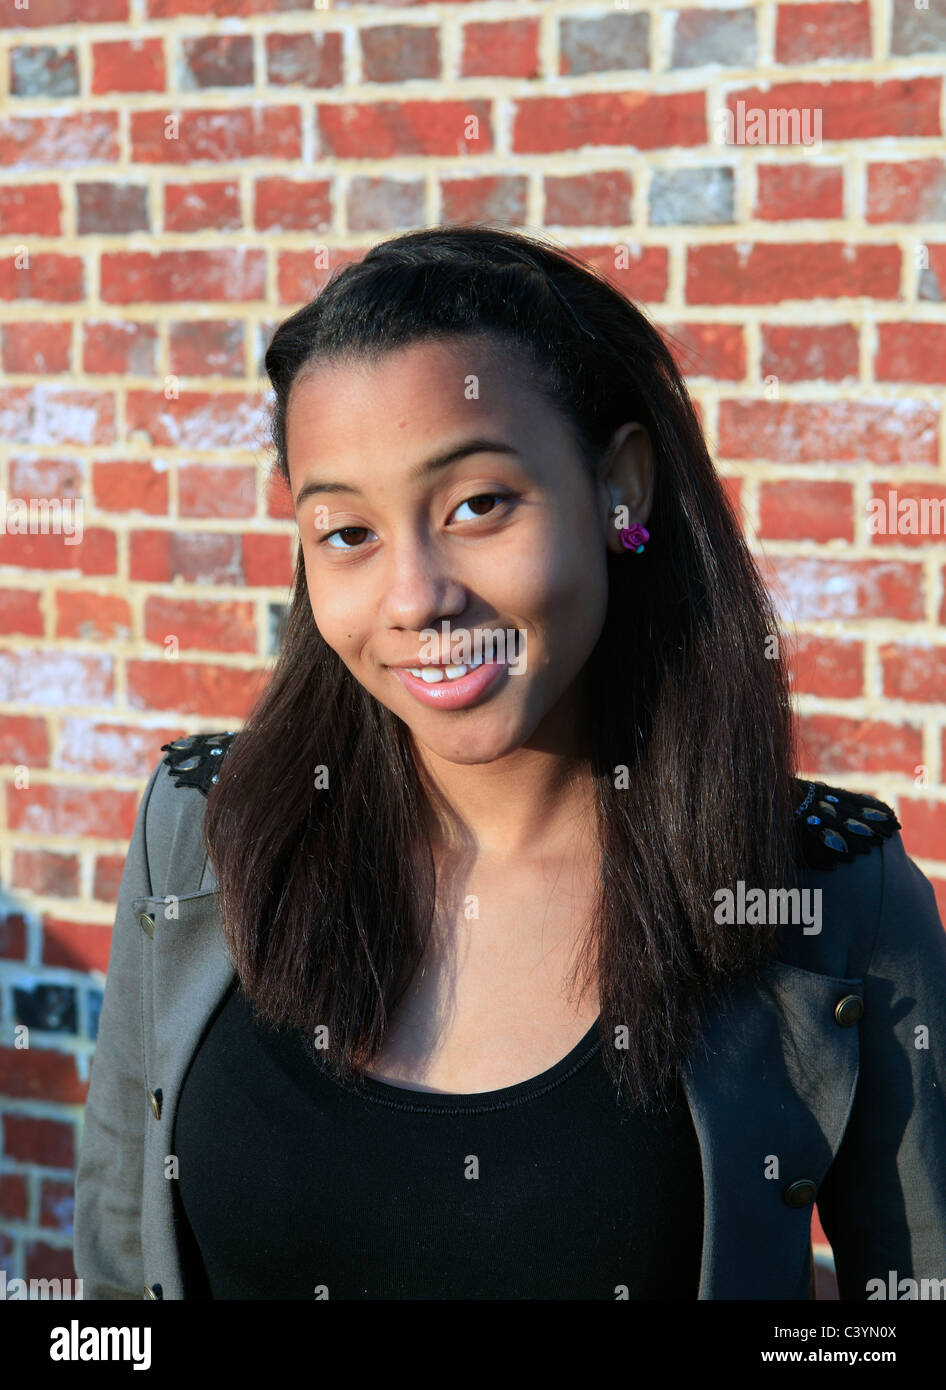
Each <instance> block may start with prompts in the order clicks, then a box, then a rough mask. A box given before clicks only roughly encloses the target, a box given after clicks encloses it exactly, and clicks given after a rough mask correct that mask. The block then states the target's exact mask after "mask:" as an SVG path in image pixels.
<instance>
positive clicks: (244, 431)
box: [125, 390, 265, 450]
mask: <svg viewBox="0 0 946 1390" xmlns="http://www.w3.org/2000/svg"><path fill="white" fill-rule="evenodd" d="M125 418H126V421H127V428H128V435H129V438H133V437H134V434H135V432H137V431H140V432H141V433H142V434H143V435H145V436H146V438H147V440H148V442H149V443H151V444H157V445H161V446H166V447H168V448H174V449H230V450H232V449H250V450H252V449H257V448H259V447H261V445H263V444H264V442H265V440H264V435H265V418H264V412H263V399H262V397H261V395H260V394H258V393H257V394H250V393H249V392H241V391H181V392H180V395H179V396H178V397H177V399H176V400H174V399H170V400H169V399H167V398H166V397H165V395H164V392H163V391H144V390H141V391H128V392H127V393H126V397H125Z"/></svg>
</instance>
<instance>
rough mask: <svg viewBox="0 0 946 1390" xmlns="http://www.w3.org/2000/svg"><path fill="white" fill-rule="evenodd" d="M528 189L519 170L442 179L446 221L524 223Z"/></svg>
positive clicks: (523, 224)
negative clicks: (508, 172)
mask: <svg viewBox="0 0 946 1390" xmlns="http://www.w3.org/2000/svg"><path fill="white" fill-rule="evenodd" d="M528 193H529V185H528V180H527V179H526V178H525V177H524V176H520V175H518V174H508V175H503V174H494V175H490V174H486V175H482V176H479V177H474V178H462V179H449V178H445V179H441V182H440V198H441V215H442V218H443V220H444V221H447V222H503V223H505V224H506V225H507V226H516V227H521V226H525V224H526V222H527V221H528V217H527V199H528ZM418 220H420V219H418Z"/></svg>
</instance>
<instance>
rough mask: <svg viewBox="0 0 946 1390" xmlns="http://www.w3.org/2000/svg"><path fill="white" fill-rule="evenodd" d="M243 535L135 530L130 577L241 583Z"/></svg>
mask: <svg viewBox="0 0 946 1390" xmlns="http://www.w3.org/2000/svg"><path fill="white" fill-rule="evenodd" d="M240 539H241V538H240V537H239V536H235V535H229V534H227V533H224V532H219V531H188V532H176V531H134V532H132V533H131V535H130V536H129V578H131V579H140V580H145V581H148V582H150V583H152V584H168V583H170V582H171V581H172V580H174V579H176V578H178V577H180V578H181V579H182V580H183V581H184V582H185V583H187V584H240V583H242V582H243V571H242V568H241V559H240Z"/></svg>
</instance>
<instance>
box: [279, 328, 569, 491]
mask: <svg viewBox="0 0 946 1390" xmlns="http://www.w3.org/2000/svg"><path fill="white" fill-rule="evenodd" d="M553 414H554V412H552V411H551V410H550V408H549V405H548V403H547V402H546V400H545V398H544V397H543V396H542V395H541V394H540V393H539V392H538V391H537V390H535V388H534V387H533V386H532V385H531V384H530V381H529V373H528V370H527V369H526V367H525V364H524V363H523V362H522V361H521V360H520V359H519V358H518V357H517V356H516V355H515V354H513V353H511V352H510V351H509V350H508V349H506V348H504V347H503V346H501V345H497V344H495V343H492V342H490V341H486V340H483V339H482V338H479V337H477V338H469V339H456V338H452V339H445V340H440V341H437V342H427V343H411V344H409V345H407V346H405V347H401V348H395V349H392V350H391V351H390V352H386V353H384V354H383V356H382V357H380V358H379V359H378V360H377V361H374V362H370V363H369V362H359V361H349V360H347V359H344V360H336V361H332V362H327V363H323V364H319V365H318V366H317V367H315V368H310V369H306V370H305V371H304V372H303V373H302V374H300V376H299V377H298V378H297V379H296V381H295V382H294V383H293V387H292V390H291V392H290V395H289V403H288V407H287V413H286V445H287V452H288V455H289V466H290V469H291V470H292V469H299V468H302V467H305V466H306V464H307V463H308V462H311V461H314V460H315V459H317V458H319V459H322V460H325V461H329V460H331V459H333V458H334V457H336V456H340V455H344V454H347V453H348V452H349V451H351V452H357V454H358V456H359V457H364V455H365V452H366V451H368V450H370V449H371V448H382V449H390V447H391V445H392V442H396V441H398V440H400V439H405V440H406V439H410V441H411V445H410V453H411V461H415V460H414V453H415V452H416V449H417V447H418V446H419V445H421V446H422V445H423V444H425V443H429V442H431V441H442V440H443V439H444V437H445V436H446V435H448V434H454V433H456V432H457V431H458V430H462V429H464V428H465V427H471V428H475V429H476V430H477V431H481V430H482V428H483V426H484V425H485V424H486V423H487V422H488V423H489V424H490V425H491V426H492V427H493V429H494V430H498V431H502V432H503V433H504V434H505V435H506V436H511V435H512V434H513V433H515V434H516V435H518V436H519V437H520V438H521V437H522V435H523V434H524V433H525V434H528V433H529V432H530V431H533V430H535V429H536V428H541V427H543V417H547V416H551V415H553ZM549 423H550V422H549V421H548V419H545V422H544V427H545V428H548V426H549Z"/></svg>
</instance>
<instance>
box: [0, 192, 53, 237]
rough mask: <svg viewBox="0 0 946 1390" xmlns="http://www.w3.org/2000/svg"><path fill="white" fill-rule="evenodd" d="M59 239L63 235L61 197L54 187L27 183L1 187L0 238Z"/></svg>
mask: <svg viewBox="0 0 946 1390" xmlns="http://www.w3.org/2000/svg"><path fill="white" fill-rule="evenodd" d="M31 232H33V233H35V234H36V235H37V236H59V235H60V234H61V232H62V195H61V193H60V191H59V187H58V185H57V184H53V183H30V184H10V185H7V186H6V187H2V186H0V236H17V235H23V234H24V233H26V234H29V233H31Z"/></svg>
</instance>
